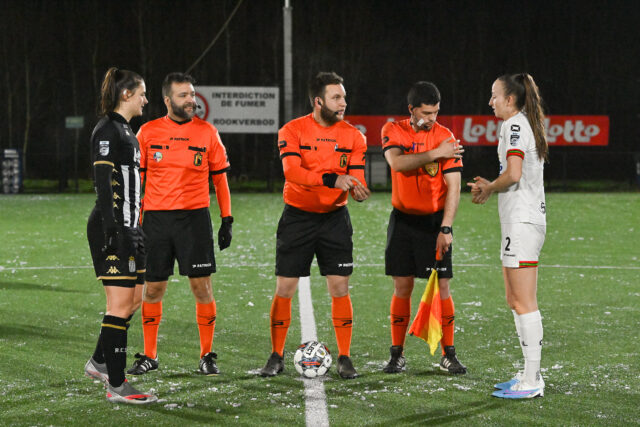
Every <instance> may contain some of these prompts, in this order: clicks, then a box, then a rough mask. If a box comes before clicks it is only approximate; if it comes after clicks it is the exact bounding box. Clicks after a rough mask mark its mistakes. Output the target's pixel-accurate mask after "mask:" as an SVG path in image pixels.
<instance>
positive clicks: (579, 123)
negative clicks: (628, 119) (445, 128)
mask: <svg viewBox="0 0 640 427" xmlns="http://www.w3.org/2000/svg"><path fill="white" fill-rule="evenodd" d="M458 117H461V116H454V120H453V131H454V134H456V133H457V134H462V139H463V141H464V142H465V143H470V144H477V145H493V144H497V143H498V136H499V133H500V127H501V126H502V121H500V120H498V119H496V118H493V117H489V116H466V117H464V120H463V122H462V129H459V127H460V121H459V120H455V119H456V118H458ZM544 127H545V131H546V135H547V142H548V143H549V144H555V145H578V144H579V145H607V144H608V142H609V117H607V116H550V117H547V118H545V120H544ZM460 130H461V131H462V132H460ZM511 130H513V129H511ZM511 142H513V141H511Z"/></svg>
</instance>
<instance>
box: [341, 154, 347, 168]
mask: <svg viewBox="0 0 640 427" xmlns="http://www.w3.org/2000/svg"><path fill="white" fill-rule="evenodd" d="M340 167H341V168H346V167H347V155H346V154H343V155H342V156H340Z"/></svg>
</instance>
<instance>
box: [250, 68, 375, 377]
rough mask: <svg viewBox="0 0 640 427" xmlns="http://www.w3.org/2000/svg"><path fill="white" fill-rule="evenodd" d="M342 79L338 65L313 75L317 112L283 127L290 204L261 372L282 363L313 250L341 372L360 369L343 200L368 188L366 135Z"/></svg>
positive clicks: (360, 197) (273, 371) (267, 373)
mask: <svg viewBox="0 0 640 427" xmlns="http://www.w3.org/2000/svg"><path fill="white" fill-rule="evenodd" d="M342 82H343V80H342V77H340V76H338V75H337V74H336V73H333V72H331V73H327V72H320V73H318V74H317V75H316V76H315V77H314V78H313V79H311V81H310V82H309V101H310V102H311V106H312V108H313V112H312V113H311V114H308V115H306V116H303V117H300V118H298V119H295V120H292V121H290V122H289V123H287V124H286V125H284V126H283V127H282V129H280V132H279V133H278V148H279V150H280V158H281V159H282V167H283V169H284V177H285V184H284V191H283V196H284V202H285V207H284V211H283V213H282V216H281V218H280V222H279V223H278V231H277V243H276V277H277V279H276V293H275V296H274V297H273V302H272V305H271V347H272V353H271V356H270V357H269V360H268V361H267V363H266V365H265V366H264V367H263V368H262V369H261V370H260V375H262V376H263V377H271V376H275V375H277V374H279V373H280V372H282V370H283V369H284V345H285V340H286V337H287V331H288V330H289V324H290V322H291V298H292V297H293V295H294V294H295V292H296V289H297V287H298V280H299V278H300V277H305V276H309V274H310V268H311V262H312V260H313V257H314V255H315V256H316V257H317V261H318V266H319V267H320V274H322V275H323V276H326V278H327V287H328V289H329V293H330V294H331V299H332V303H331V317H332V319H333V326H334V329H335V333H336V341H337V344H338V374H339V375H340V376H341V377H342V378H355V377H356V376H357V373H356V370H355V368H354V367H353V363H352V362H351V358H350V347H351V331H352V327H353V308H352V306H351V297H350V296H349V276H350V275H351V273H352V271H353V253H352V252H353V242H352V240H351V236H352V234H353V230H352V228H351V220H350V218H349V211H348V210H347V206H346V205H347V197H348V193H349V192H351V197H353V198H354V199H355V200H356V201H359V202H361V201H364V200H366V199H367V198H368V197H369V195H370V194H371V193H370V191H369V189H368V188H367V187H366V183H365V180H364V165H365V152H366V150H367V146H366V143H365V139H364V136H363V135H362V133H360V131H358V130H357V129H356V128H355V127H353V126H351V125H349V124H348V123H345V122H344V121H343V119H344V113H345V109H346V107H347V103H346V100H345V95H346V93H345V90H344V86H343V85H342Z"/></svg>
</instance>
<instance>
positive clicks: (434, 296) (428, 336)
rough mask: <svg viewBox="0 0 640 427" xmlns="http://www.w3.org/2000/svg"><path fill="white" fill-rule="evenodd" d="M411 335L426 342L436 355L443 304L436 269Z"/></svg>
mask: <svg viewBox="0 0 640 427" xmlns="http://www.w3.org/2000/svg"><path fill="white" fill-rule="evenodd" d="M409 335H414V336H416V337H418V338H422V339H423V340H425V341H426V342H427V344H429V349H430V350H431V355H432V356H433V355H434V353H435V352H436V349H437V348H438V343H439V342H440V339H441V338H442V303H441V302H440V288H439V287H438V271H437V269H436V268H434V269H433V270H431V276H429V281H428V282H427V286H426V288H425V289H424V294H422V299H421V300H420V307H419V308H418V312H417V313H416V317H414V319H413V323H411V328H410V329H409Z"/></svg>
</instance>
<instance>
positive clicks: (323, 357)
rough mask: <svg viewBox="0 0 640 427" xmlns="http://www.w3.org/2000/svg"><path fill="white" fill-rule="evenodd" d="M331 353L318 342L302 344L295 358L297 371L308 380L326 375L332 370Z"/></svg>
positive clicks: (294, 362)
mask: <svg viewBox="0 0 640 427" xmlns="http://www.w3.org/2000/svg"><path fill="white" fill-rule="evenodd" d="M332 360H333V359H332V358H331V353H330V352H329V349H328V348H327V347H326V346H325V345H324V344H322V343H321V342H318V341H307V342H306V343H304V344H300V346H299V347H298V349H297V350H296V354H295V355H294V356H293V364H294V366H295V367H296V371H298V373H300V374H301V375H302V376H304V377H306V378H316V377H320V376H322V375H324V374H326V373H327V372H328V371H329V368H331V362H332Z"/></svg>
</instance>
